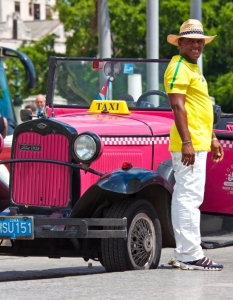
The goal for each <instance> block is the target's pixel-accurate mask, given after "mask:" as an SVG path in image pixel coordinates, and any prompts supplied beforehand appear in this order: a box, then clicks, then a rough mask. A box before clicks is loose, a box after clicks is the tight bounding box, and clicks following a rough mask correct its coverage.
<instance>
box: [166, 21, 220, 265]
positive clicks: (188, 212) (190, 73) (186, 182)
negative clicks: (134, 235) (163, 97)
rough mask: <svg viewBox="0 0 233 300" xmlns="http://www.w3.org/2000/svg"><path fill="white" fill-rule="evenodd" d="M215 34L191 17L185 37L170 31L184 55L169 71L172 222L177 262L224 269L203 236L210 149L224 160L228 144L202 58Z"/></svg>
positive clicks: (172, 41) (215, 157) (184, 28)
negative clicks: (218, 128)
mask: <svg viewBox="0 0 233 300" xmlns="http://www.w3.org/2000/svg"><path fill="white" fill-rule="evenodd" d="M214 38H215V36H205V35H204V31H203V27H202V24H201V22H199V21H198V20H194V19H190V20H187V21H186V22H184V23H183V24H182V25H181V27H180V33H179V35H172V34H170V35H168V37H167V41H168V43H170V44H172V45H174V46H178V48H179V50H180V54H179V55H176V56H174V57H173V58H172V60H171V61H170V63H169V65H168V67H167V70H166V72H165V75H164V84H165V89H166V92H167V94H168V99H169V102H170V105H171V108H172V110H173V113H174V120H175V123H174V124H173V126H172V128H171V131H170V146H169V150H170V151H171V155H172V162H173V169H174V174H175V180H176V183H175V186H174V192H173V195H172V225H173V230H174V235H175V240H176V249H175V250H174V259H173V261H172V265H173V266H174V267H180V268H181V269H182V270H222V268H223V266H222V265H220V264H217V263H215V262H213V261H212V260H211V259H209V258H207V257H205V256H204V253H203V251H202V247H201V236H200V210H199V206H200V205H201V204H202V202H203V197H204V187H205V177H206V158H207V152H208V151H210V150H211V151H212V159H213V161H214V162H216V163H217V162H219V161H221V160H222V159H223V155H224V154H223V148H222V146H221V144H220V143H219V142H218V139H217V138H216V136H215V134H214V132H213V106H212V102H211V99H210V97H209V94H208V87H207V83H206V80H205V78H204V76H203V75H202V73H201V71H200V69H199V67H198V64H197V60H198V58H199V57H200V55H201V53H202V51H203V48H204V45H205V44H208V43H210V42H211V41H212V40H213V39H214Z"/></svg>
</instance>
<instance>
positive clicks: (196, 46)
mask: <svg viewBox="0 0 233 300" xmlns="http://www.w3.org/2000/svg"><path fill="white" fill-rule="evenodd" d="M178 45H179V48H180V54H181V55H183V56H184V57H186V58H187V59H190V60H191V61H193V62H195V63H196V62H197V60H198V58H199V57H200V55H201V53H202V51H203V48H204V45H205V40H203V39H189V38H180V39H179V40H178Z"/></svg>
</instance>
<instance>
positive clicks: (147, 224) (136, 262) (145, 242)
mask: <svg viewBox="0 0 233 300" xmlns="http://www.w3.org/2000/svg"><path fill="white" fill-rule="evenodd" d="M107 217H108V218H123V217H126V218H127V238H126V239H102V241H101V250H102V264H103V266H104V267H105V269H106V271H109V272H114V271H126V270H145V269H153V268H157V266H158V263H159V260H160V255H161V248H162V233H161V228H160V223H159V220H158V217H157V213H156V211H155V209H154V207H153V206H152V205H151V204H150V203H149V202H148V201H145V200H142V199H136V200H135V199H128V200H126V201H124V202H119V203H116V204H114V205H113V206H112V207H111V208H110V209H109V211H108V215H107ZM115 229H117V228H115Z"/></svg>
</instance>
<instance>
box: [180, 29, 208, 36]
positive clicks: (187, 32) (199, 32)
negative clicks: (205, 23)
mask: <svg viewBox="0 0 233 300" xmlns="http://www.w3.org/2000/svg"><path fill="white" fill-rule="evenodd" d="M193 33H197V34H202V35H204V31H201V30H191V31H184V32H181V33H180V34H179V35H180V36H182V35H187V34H193Z"/></svg>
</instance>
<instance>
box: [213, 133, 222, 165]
mask: <svg viewBox="0 0 233 300" xmlns="http://www.w3.org/2000/svg"><path fill="white" fill-rule="evenodd" d="M211 152H212V160H213V161H214V162H216V163H217V162H220V161H221V160H222V159H223V157H224V151H223V147H222V145H221V144H220V143H219V141H218V139H217V138H216V135H215V133H214V131H213V133H212V142H211Z"/></svg>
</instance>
